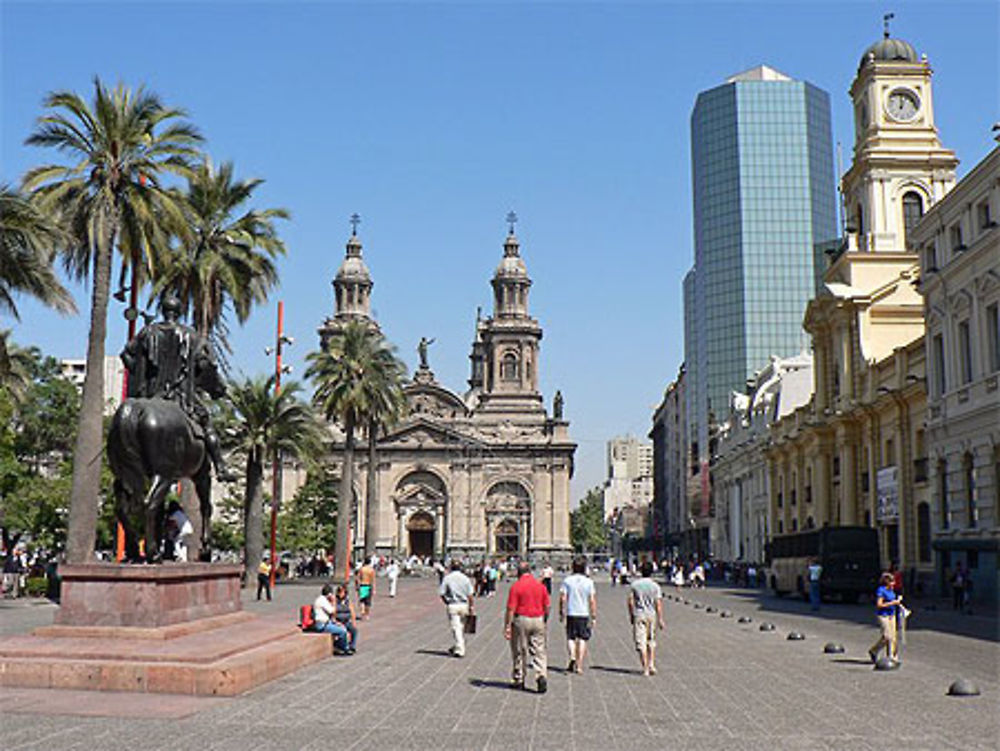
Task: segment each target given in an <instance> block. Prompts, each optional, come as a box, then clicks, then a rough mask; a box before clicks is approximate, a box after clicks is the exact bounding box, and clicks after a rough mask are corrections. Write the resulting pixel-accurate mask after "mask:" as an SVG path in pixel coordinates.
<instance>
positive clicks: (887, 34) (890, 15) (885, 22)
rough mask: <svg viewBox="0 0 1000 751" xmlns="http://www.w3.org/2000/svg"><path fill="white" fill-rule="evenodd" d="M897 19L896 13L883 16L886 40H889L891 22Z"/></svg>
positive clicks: (883, 34)
mask: <svg viewBox="0 0 1000 751" xmlns="http://www.w3.org/2000/svg"><path fill="white" fill-rule="evenodd" d="M895 17H896V14H895V13H886V14H885V15H884V16H882V27H883V30H882V36H884V37H885V38H886V39H888V38H889V21H891V20H892V19H894V18H895Z"/></svg>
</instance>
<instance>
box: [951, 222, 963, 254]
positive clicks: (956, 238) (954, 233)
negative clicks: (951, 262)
mask: <svg viewBox="0 0 1000 751" xmlns="http://www.w3.org/2000/svg"><path fill="white" fill-rule="evenodd" d="M949 232H950V233H951V249H952V251H953V252H956V253H957V252H958V251H961V250H965V243H963V242H962V225H961V224H953V225H951V229H950V230H949Z"/></svg>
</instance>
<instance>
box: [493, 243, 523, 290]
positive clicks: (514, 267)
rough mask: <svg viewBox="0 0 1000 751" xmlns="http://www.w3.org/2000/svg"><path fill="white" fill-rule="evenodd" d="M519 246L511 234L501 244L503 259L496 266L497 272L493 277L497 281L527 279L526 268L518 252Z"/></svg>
mask: <svg viewBox="0 0 1000 751" xmlns="http://www.w3.org/2000/svg"><path fill="white" fill-rule="evenodd" d="M519 249H520V245H519V243H518V242H517V237H515V236H514V235H513V234H509V235H507V239H506V240H504V244H503V258H501V259H500V265H499V266H497V272H496V274H495V275H494V277H495V278H497V279H527V278H528V267H527V266H525V265H524V261H523V260H522V259H521V255H520V252H519Z"/></svg>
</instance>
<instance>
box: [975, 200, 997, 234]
mask: <svg viewBox="0 0 1000 751" xmlns="http://www.w3.org/2000/svg"><path fill="white" fill-rule="evenodd" d="M976 215H977V216H978V217H979V229H990V228H991V227H992V226H993V219H992V218H991V217H990V202H989V201H983V202H982V203H981V204H979V205H978V206H977V207H976Z"/></svg>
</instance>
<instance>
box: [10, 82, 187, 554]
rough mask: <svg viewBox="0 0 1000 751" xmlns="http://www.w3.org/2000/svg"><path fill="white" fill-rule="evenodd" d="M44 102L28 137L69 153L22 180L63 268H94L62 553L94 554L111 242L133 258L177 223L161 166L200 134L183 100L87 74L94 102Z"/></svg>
mask: <svg viewBox="0 0 1000 751" xmlns="http://www.w3.org/2000/svg"><path fill="white" fill-rule="evenodd" d="M45 106H46V108H47V109H48V110H49V111H48V112H47V113H46V114H43V115H42V116H41V117H40V118H39V119H38V124H37V127H36V128H35V130H34V132H33V133H32V134H31V135H30V136H29V137H28V139H27V143H29V144H31V145H35V146H47V147H52V148H55V149H57V150H58V151H60V152H63V153H64V154H66V155H67V156H68V158H69V160H70V162H71V163H69V164H50V165H44V166H41V167H37V168H35V169H32V170H30V171H29V172H28V173H27V175H25V177H24V188H25V189H26V190H33V191H34V198H35V200H37V201H38V205H39V207H40V208H41V210H42V211H45V212H47V213H50V214H51V215H53V216H55V217H56V218H57V219H58V221H60V223H61V224H62V226H64V227H66V229H67V232H68V233H69V237H68V238H67V240H66V242H65V243H64V245H63V252H64V261H65V265H66V268H67V270H69V271H70V273H72V274H73V275H75V276H76V277H77V278H78V279H84V278H87V277H92V291H91V311H90V331H89V334H88V341H87V377H86V379H85V380H84V384H83V396H82V400H81V409H80V428H79V430H78V431H77V439H76V446H75V449H74V452H73V487H72V491H71V495H70V511H69V534H68V540H67V560H68V561H70V562H72V563H79V562H84V561H88V560H90V558H91V557H92V555H93V549H94V541H95V534H96V525H97V512H98V504H97V503H95V502H94V499H95V498H96V497H97V496H98V492H99V487H100V471H101V462H100V461H99V460H98V458H99V457H100V455H101V450H102V447H101V434H102V433H101V429H102V413H103V406H104V404H103V402H104V367H103V365H104V339H105V334H106V330H107V314H108V296H109V292H110V283H111V266H112V261H113V257H114V254H115V249H116V248H118V250H119V251H120V252H123V253H124V254H125V255H126V256H129V260H130V261H131V262H138V261H139V260H141V259H138V258H136V257H135V256H136V254H138V253H139V252H140V251H141V250H142V249H145V248H147V247H149V245H150V238H153V237H157V236H159V235H160V234H161V229H162V227H163V226H164V224H165V223H169V224H170V225H171V226H173V227H175V228H176V227H180V226H182V224H183V218H184V216H183V212H182V209H181V204H180V202H179V201H178V200H177V198H176V194H175V193H174V192H173V191H171V190H169V189H167V188H165V187H163V186H161V184H160V177H161V176H162V175H163V174H164V173H174V174H180V175H185V174H187V173H188V172H189V165H190V163H191V161H192V160H194V159H195V158H197V156H198V151H197V144H198V143H199V142H200V141H201V136H200V135H199V134H198V132H197V131H196V130H195V129H194V128H193V127H192V126H191V125H189V124H187V123H185V122H181V121H178V120H177V118H180V117H183V116H184V112H183V110H179V109H175V108H171V107H166V106H164V105H163V104H162V103H161V101H160V99H159V98H158V97H157V96H155V95H154V94H152V93H149V92H147V91H145V90H144V89H142V88H140V89H138V90H137V91H134V92H133V91H132V90H131V89H128V88H126V87H125V86H123V85H121V84H119V85H118V86H117V87H115V88H114V89H109V88H106V87H105V86H104V85H103V84H102V83H101V81H100V79H96V78H95V80H94V98H93V103H92V104H90V105H88V104H87V102H85V101H84V100H83V98H81V97H80V96H79V95H78V94H76V93H75V92H71V91H57V92H54V93H52V94H49V95H48V97H46V99H45Z"/></svg>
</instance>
